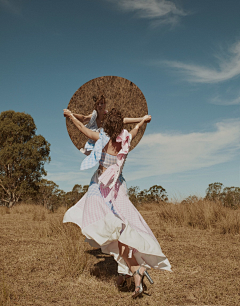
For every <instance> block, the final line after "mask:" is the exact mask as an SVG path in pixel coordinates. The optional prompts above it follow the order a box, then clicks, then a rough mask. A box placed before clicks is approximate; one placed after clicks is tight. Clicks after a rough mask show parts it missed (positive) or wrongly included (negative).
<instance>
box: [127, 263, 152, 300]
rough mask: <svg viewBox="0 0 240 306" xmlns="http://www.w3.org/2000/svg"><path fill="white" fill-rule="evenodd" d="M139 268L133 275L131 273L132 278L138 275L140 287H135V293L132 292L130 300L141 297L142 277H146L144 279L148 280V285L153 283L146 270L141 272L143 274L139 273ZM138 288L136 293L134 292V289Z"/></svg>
mask: <svg viewBox="0 0 240 306" xmlns="http://www.w3.org/2000/svg"><path fill="white" fill-rule="evenodd" d="M140 268H141V267H139V268H138V270H136V271H135V272H134V273H133V276H134V275H136V274H138V275H139V276H140V277H141V281H140V285H139V286H135V291H134V294H133V295H132V298H133V299H135V298H136V297H137V296H139V297H140V296H141V295H142V293H143V278H144V276H146V278H147V279H148V281H149V282H150V284H154V281H153V280H152V278H151V277H150V275H149V274H148V272H147V270H145V271H144V272H143V274H141V273H140ZM137 288H139V290H138V291H136V289H137Z"/></svg>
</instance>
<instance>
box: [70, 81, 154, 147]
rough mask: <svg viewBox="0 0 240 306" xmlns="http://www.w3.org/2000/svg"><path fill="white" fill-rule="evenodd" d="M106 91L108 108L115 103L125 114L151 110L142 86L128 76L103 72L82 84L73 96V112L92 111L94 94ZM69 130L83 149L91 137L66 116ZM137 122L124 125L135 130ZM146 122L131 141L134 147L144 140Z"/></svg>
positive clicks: (71, 107) (77, 145) (139, 114)
mask: <svg viewBox="0 0 240 306" xmlns="http://www.w3.org/2000/svg"><path fill="white" fill-rule="evenodd" d="M101 93H103V94H104V96H105V98H106V102H107V105H106V109H107V110H108V111H110V110H111V109H112V108H113V107H115V108H117V109H118V110H120V111H121V112H122V115H123V116H124V118H128V117H129V118H138V117H143V116H144V115H147V114H148V107H147V102H146V99H145V97H144V95H143V93H142V92H141V90H140V89H139V88H138V87H137V86H136V85H135V84H133V83H132V82H130V81H129V80H127V79H124V78H120V77H117V76H103V77H99V78H96V79H93V80H91V81H89V82H87V83H85V84H84V85H82V86H81V87H80V88H79V89H78V90H77V91H76V92H75V94H74V95H73V96H72V98H71V100H70V102H69V104H68V109H69V110H71V111H72V112H73V113H77V114H82V115H89V114H91V113H92V111H93V109H94V101H93V96H98V95H99V94H101ZM66 124H67V130H68V134H69V136H70V138H71V140H72V142H73V143H74V145H75V146H76V147H77V148H78V149H79V150H80V149H81V148H84V145H85V143H86V141H87V137H86V136H85V135H83V134H82V133H81V132H80V131H79V130H78V129H77V128H76V126H75V125H74V124H73V123H72V122H71V120H70V119H69V118H67V119H66ZM135 125H136V124H125V125H124V128H125V129H126V130H128V131H131V130H132V129H133V128H134V126H135ZM145 129H146V123H144V124H143V125H142V127H141V128H140V130H139V132H138V134H137V136H136V137H135V138H134V139H133V141H132V142H131V147H130V150H132V149H133V148H135V147H136V145H137V144H138V143H139V141H140V140H141V138H142V136H143V134H144V131H145Z"/></svg>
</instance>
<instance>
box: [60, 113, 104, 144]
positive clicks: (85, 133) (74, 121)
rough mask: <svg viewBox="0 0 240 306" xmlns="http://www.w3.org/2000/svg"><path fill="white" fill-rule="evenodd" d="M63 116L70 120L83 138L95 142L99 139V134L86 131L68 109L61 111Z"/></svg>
mask: <svg viewBox="0 0 240 306" xmlns="http://www.w3.org/2000/svg"><path fill="white" fill-rule="evenodd" d="M63 115H64V117H68V118H70V119H71V120H72V122H73V124H74V125H75V126H76V127H77V128H78V129H79V131H80V132H82V133H83V134H84V135H85V136H87V137H88V138H90V139H92V140H94V141H97V140H98V139H99V133H98V132H93V131H92V130H90V129H88V128H86V127H85V125H83V123H82V122H81V121H79V120H78V119H77V118H76V117H75V115H74V114H73V113H72V112H71V111H70V110H69V109H64V110H63Z"/></svg>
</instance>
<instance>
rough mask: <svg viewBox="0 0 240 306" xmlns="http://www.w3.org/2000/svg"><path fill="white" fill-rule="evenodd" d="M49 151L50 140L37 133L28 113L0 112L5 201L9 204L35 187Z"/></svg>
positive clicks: (0, 162) (0, 161) (1, 185)
mask: <svg viewBox="0 0 240 306" xmlns="http://www.w3.org/2000/svg"><path fill="white" fill-rule="evenodd" d="M49 154H50V144H49V143H48V142H47V141H46V139H45V138H44V137H43V136H41V135H36V126H35V123H34V121H33V118H32V117H31V116H30V115H28V114H25V113H19V112H14V111H12V110H10V111H5V112H2V113H1V114H0V189H1V192H0V194H1V195H2V198H1V201H2V202H4V203H5V205H7V206H8V207H11V206H13V205H14V204H15V203H17V202H18V201H19V199H20V197H21V196H24V195H26V194H34V193H35V192H36V191H37V190H38V188H39V186H38V184H37V183H38V182H39V180H40V179H41V177H42V176H43V175H46V171H45V169H44V163H45V162H49V161H50V157H49Z"/></svg>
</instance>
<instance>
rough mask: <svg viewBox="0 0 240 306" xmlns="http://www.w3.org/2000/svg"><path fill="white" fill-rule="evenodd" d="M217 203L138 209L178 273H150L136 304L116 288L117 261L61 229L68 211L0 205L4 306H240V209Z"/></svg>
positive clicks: (72, 229) (69, 228) (0, 296)
mask: <svg viewBox="0 0 240 306" xmlns="http://www.w3.org/2000/svg"><path fill="white" fill-rule="evenodd" d="M194 205H196V206H194ZM214 205H215V204H214V203H206V202H204V201H203V202H199V203H197V204H194V203H192V206H186V205H185V206H183V205H182V206H181V205H177V206H176V205H173V204H168V206H156V205H153V204H146V205H145V206H142V207H140V208H139V210H140V212H141V214H142V215H143V217H144V218H145V220H146V221H147V223H148V224H149V225H150V227H151V229H152V230H153V232H154V234H155V235H156V237H157V238H158V240H159V242H160V245H161V247H162V250H163V252H164V253H165V255H166V256H167V257H168V259H169V260H170V262H171V264H172V270H173V272H172V273H170V272H161V271H155V270H154V271H153V270H152V271H150V275H151V277H152V278H153V280H154V281H155V283H154V285H152V286H150V285H148V284H147V283H146V285H147V286H148V290H147V292H146V293H147V294H146V295H144V296H143V298H141V299H137V300H132V299H131V292H127V291H126V292H124V291H123V292H118V290H117V289H116V288H115V286H114V280H115V278H116V271H117V266H116V263H115V262H114V260H113V258H112V257H111V256H108V255H105V254H102V253H101V252H100V251H99V250H98V249H92V248H91V247H89V246H88V244H86V243H84V237H83V236H82V235H81V233H80V229H79V228H78V227H77V226H75V225H74V224H64V225H63V224H62V217H63V214H64V209H60V210H59V211H58V212H56V213H48V211H46V210H45V209H44V208H42V207H39V206H34V205H29V206H27V205H19V206H16V207H14V208H13V209H11V210H8V209H6V208H4V207H0V245H1V252H0V305H23V306H25V305H34V306H37V305H44V306H46V305H164V306H166V305H240V290H239V288H240V267H239V262H240V252H239V250H240V248H239V244H240V243H239V237H240V236H239V224H240V216H239V211H233V210H230V209H224V208H221V207H220V206H214ZM194 207H195V208H194ZM213 207H214V208H213ZM204 224H205V225H204ZM233 224H234V226H233Z"/></svg>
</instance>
